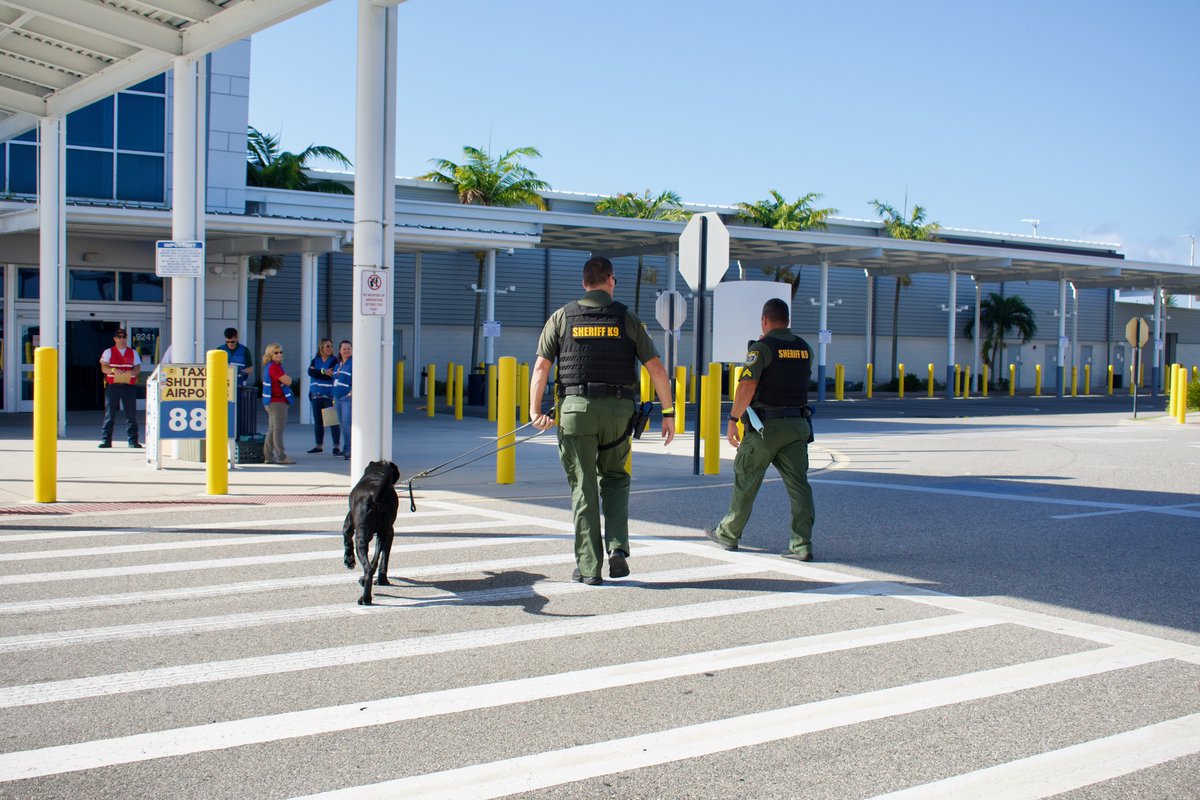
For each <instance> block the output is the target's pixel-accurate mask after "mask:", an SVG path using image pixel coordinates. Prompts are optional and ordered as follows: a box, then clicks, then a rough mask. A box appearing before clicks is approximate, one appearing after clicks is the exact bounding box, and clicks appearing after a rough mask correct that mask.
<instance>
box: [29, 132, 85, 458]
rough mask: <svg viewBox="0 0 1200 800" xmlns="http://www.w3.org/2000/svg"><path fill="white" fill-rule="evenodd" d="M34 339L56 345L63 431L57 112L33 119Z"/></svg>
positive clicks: (62, 213)
mask: <svg viewBox="0 0 1200 800" xmlns="http://www.w3.org/2000/svg"><path fill="white" fill-rule="evenodd" d="M38 142H39V145H40V147H39V150H38V227H39V233H38V237H39V256H38V258H39V261H40V263H39V266H38V282H39V286H40V288H41V298H40V300H39V302H38V341H39V345H40V346H41V347H54V348H57V349H58V398H57V406H58V435H59V437H62V436H65V435H66V433H67V413H66V411H67V392H66V388H67V384H66V375H67V372H66V369H67V368H66V364H67V359H66V355H65V352H64V350H63V342H64V340H65V339H66V295H65V289H66V283H67V278H66V268H67V211H66V200H65V197H66V186H65V185H66V170H65V169H64V165H65V163H66V156H65V154H66V137H65V136H64V135H63V121H62V117H43V118H42V119H41V120H40V121H39V122H38ZM95 358H97V359H99V358H100V354H99V353H96V354H95Z"/></svg>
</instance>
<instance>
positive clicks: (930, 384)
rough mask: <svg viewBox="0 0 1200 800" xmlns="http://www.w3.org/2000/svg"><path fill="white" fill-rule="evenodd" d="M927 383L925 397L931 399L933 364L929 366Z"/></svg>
mask: <svg viewBox="0 0 1200 800" xmlns="http://www.w3.org/2000/svg"><path fill="white" fill-rule="evenodd" d="M928 383H929V388H928V390H927V396H929V397H933V364H930V365H929V374H928Z"/></svg>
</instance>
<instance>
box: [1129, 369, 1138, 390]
mask: <svg viewBox="0 0 1200 800" xmlns="http://www.w3.org/2000/svg"><path fill="white" fill-rule="evenodd" d="M1135 369H1136V368H1135V367H1134V366H1133V364H1130V365H1129V393H1130V394H1137V381H1136V377H1137V376H1136V375H1135V373H1134V370H1135Z"/></svg>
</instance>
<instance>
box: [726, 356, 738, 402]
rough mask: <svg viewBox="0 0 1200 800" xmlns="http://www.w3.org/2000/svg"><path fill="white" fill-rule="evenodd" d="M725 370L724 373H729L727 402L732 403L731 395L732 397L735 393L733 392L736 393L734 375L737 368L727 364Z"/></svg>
mask: <svg viewBox="0 0 1200 800" xmlns="http://www.w3.org/2000/svg"><path fill="white" fill-rule="evenodd" d="M725 369H726V371H727V372H728V373H729V389H728V393H729V400H730V401H731V402H732V401H733V395H734V393H735V392H737V374H736V372H737V367H735V366H734V365H733V364H727V365H726V366H725Z"/></svg>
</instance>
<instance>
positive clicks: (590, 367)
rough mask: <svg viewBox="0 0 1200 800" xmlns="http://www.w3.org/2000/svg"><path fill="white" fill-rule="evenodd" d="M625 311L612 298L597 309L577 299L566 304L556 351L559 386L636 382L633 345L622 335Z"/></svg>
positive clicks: (617, 384) (618, 384)
mask: <svg viewBox="0 0 1200 800" xmlns="http://www.w3.org/2000/svg"><path fill="white" fill-rule="evenodd" d="M625 312H626V309H625V306H624V305H622V304H621V303H617V302H615V301H614V302H613V303H611V304H609V305H607V306H601V307H599V308H589V307H588V306H584V305H580V304H579V303H578V302H574V303H571V304H569V305H568V306H566V331H565V332H564V335H563V339H562V344H561V345H560V347H559V350H558V382H559V384H560V385H561V386H564V387H567V386H578V385H580V384H586V383H607V384H611V385H613V386H628V385H630V384H632V383H634V382H636V380H637V373H636V371H635V367H636V366H637V346H636V344H635V343H634V341H633V339H630V338H629V337H628V336H626V335H625Z"/></svg>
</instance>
